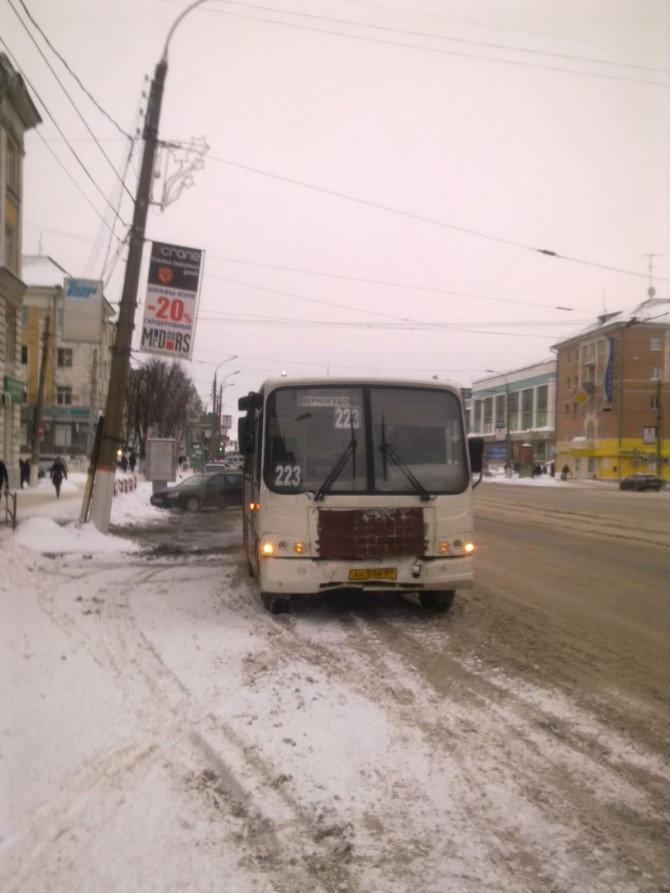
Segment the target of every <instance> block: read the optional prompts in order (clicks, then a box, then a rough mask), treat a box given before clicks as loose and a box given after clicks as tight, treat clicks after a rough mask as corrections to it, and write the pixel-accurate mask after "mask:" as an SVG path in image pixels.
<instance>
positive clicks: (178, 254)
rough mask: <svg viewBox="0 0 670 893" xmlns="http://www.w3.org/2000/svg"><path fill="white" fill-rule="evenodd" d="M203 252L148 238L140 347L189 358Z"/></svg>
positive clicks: (183, 358)
mask: <svg viewBox="0 0 670 893" xmlns="http://www.w3.org/2000/svg"><path fill="white" fill-rule="evenodd" d="M204 256H205V253H204V251H200V250H199V249H197V248H184V247H182V246H179V245H168V244H167V243H166V242H152V245H151V260H150V262H149V277H148V284H147V296H146V300H145V302H144V318H143V320H142V337H141V341H140V350H142V351H144V352H145V353H153V354H160V355H161V356H165V357H172V359H174V360H189V359H190V358H191V354H192V352H193V338H194V334H195V321H196V317H197V312H198V298H199V294H200V279H201V274H202V267H203V263H204Z"/></svg>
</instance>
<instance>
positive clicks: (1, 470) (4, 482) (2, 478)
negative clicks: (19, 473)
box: [0, 459, 9, 493]
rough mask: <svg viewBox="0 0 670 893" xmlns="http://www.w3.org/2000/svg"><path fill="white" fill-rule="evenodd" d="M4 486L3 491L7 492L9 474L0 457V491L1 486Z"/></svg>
mask: <svg viewBox="0 0 670 893" xmlns="http://www.w3.org/2000/svg"><path fill="white" fill-rule="evenodd" d="M3 487H4V488H5V492H6V493H9V475H8V474H7V466H6V465H5V463H4V462H3V461H2V459H0V493H2V488H3Z"/></svg>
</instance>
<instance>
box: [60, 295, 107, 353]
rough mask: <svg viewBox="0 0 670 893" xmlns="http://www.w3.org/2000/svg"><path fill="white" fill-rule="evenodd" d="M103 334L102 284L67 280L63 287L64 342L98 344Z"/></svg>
mask: <svg viewBox="0 0 670 893" xmlns="http://www.w3.org/2000/svg"><path fill="white" fill-rule="evenodd" d="M101 332H102V282H100V280H98V279H66V280H65V282H64V285H63V341H81V342H85V343H89V344H97V343H99V341H100V335H101Z"/></svg>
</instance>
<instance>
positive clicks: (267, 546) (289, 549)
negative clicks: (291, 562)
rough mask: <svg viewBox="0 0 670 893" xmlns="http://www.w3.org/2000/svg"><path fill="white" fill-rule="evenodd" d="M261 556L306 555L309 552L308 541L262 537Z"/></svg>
mask: <svg viewBox="0 0 670 893" xmlns="http://www.w3.org/2000/svg"><path fill="white" fill-rule="evenodd" d="M260 552H261V556H266V557H267V558H271V557H272V556H273V555H276V556H277V557H281V558H284V557H286V558H288V557H289V556H290V555H291V554H293V555H305V554H306V553H307V543H306V542H305V541H304V540H292V539H284V538H283V537H282V539H279V538H277V539H272V538H267V539H262V540H261V544H260Z"/></svg>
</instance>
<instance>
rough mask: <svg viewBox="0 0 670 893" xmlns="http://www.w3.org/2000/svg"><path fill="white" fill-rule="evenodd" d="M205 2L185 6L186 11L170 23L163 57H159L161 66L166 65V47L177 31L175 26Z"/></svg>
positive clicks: (197, 0) (199, 0)
mask: <svg viewBox="0 0 670 893" xmlns="http://www.w3.org/2000/svg"><path fill="white" fill-rule="evenodd" d="M206 2H207V0H195V3H191V5H190V6H187V7H186V9H185V10H184V11H183V12H181V13H180V14H179V15H178V16H177V18H176V19H175V20H174V22H173V23H172V27H171V28H170V30H169V31H168V36H167V38H166V39H165V46H164V48H163V55H162V56H161V62H162V63H163V64H165V65H167V54H168V47H169V45H170V41H171V40H172V35H173V34H174V32H175V31H176V30H177V26H178V25H179V23H180V22H181V21H182V19H184V18H185V17H186V16H187V15H188V14H189V12H191V10H193V9H195V8H196V7H198V6H202V4H203V3H206Z"/></svg>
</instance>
